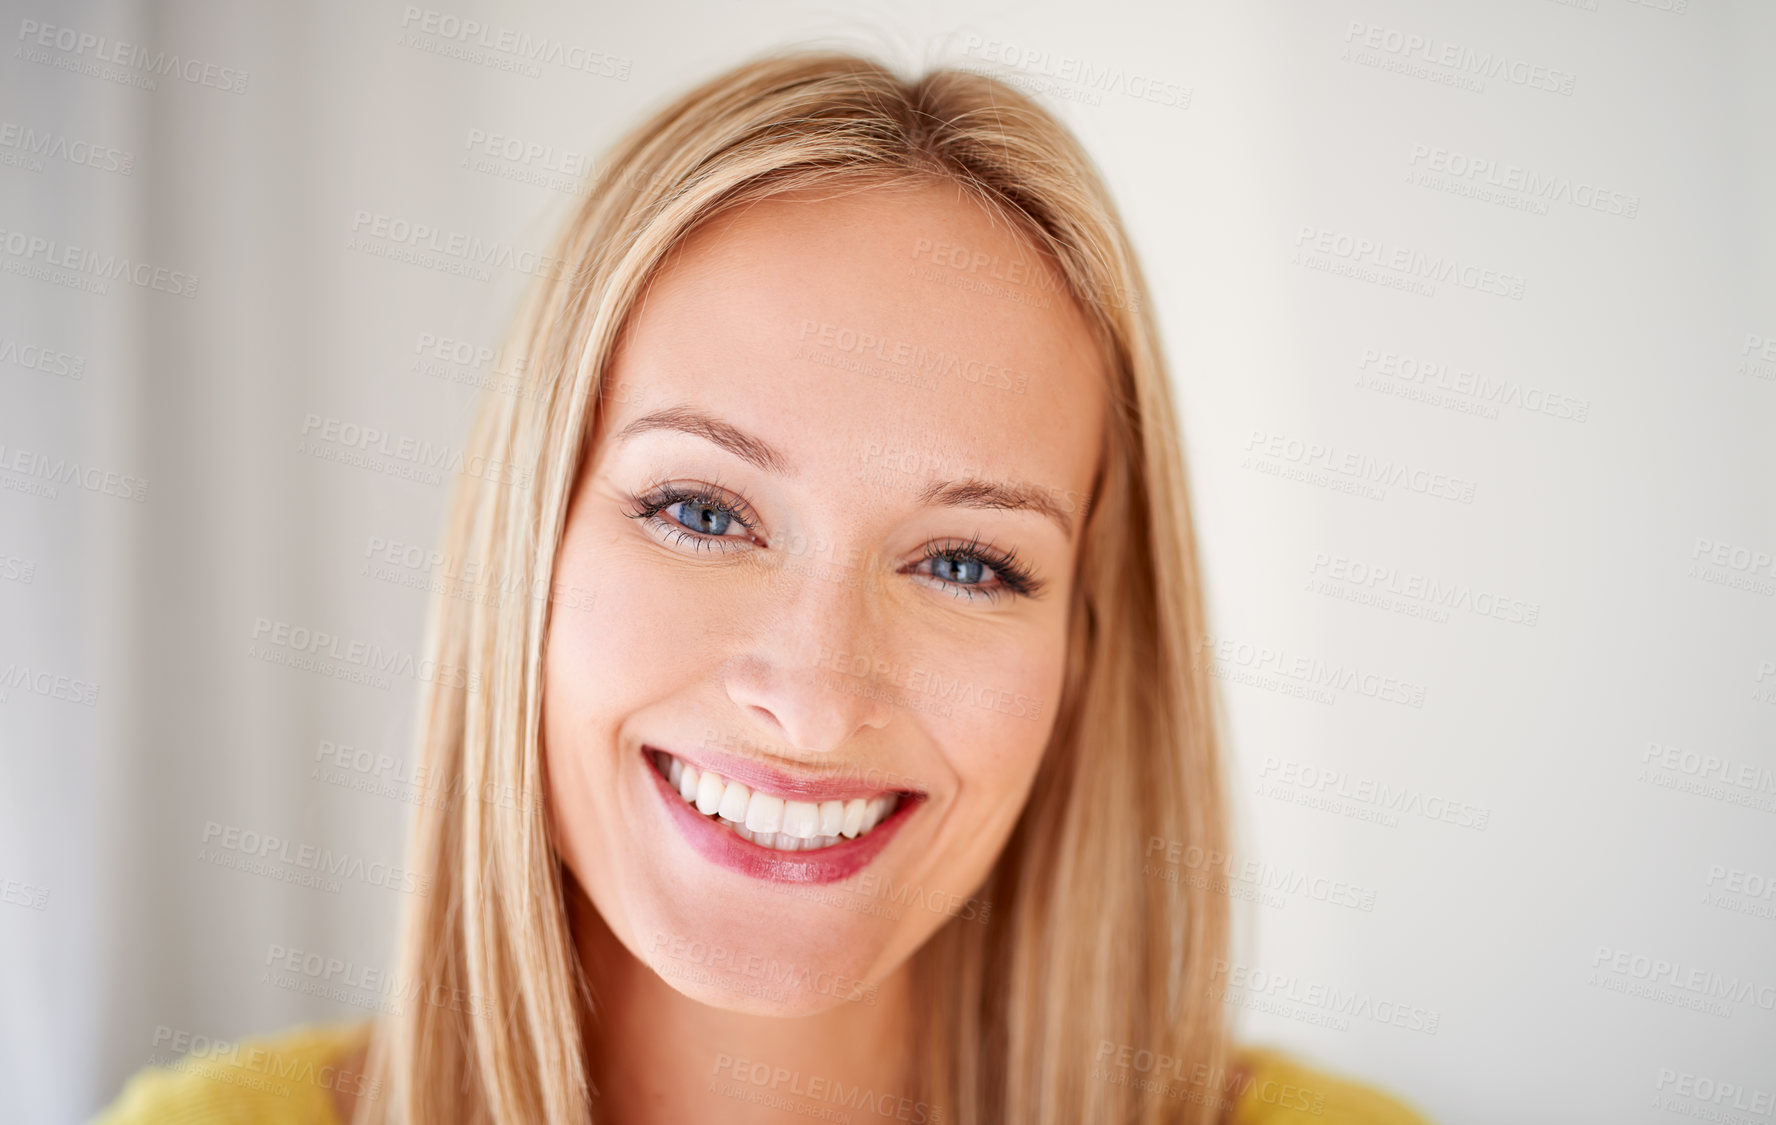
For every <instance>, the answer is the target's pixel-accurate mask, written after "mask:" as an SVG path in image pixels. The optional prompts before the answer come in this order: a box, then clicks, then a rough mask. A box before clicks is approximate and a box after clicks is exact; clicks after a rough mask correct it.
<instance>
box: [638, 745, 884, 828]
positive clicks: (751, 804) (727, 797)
mask: <svg viewBox="0 0 1776 1125" xmlns="http://www.w3.org/2000/svg"><path fill="white" fill-rule="evenodd" d="M651 760H652V762H653V764H654V768H655V769H657V770H658V771H659V773H660V775H661V776H662V777H664V778H665V779H666V781H667V783H668V784H670V785H671V786H672V787H673V788H674V789H676V790H677V791H678V795H679V796H680V797H682V798H683V799H684V802H685V803H686V804H688V805H691V806H693V807H694V808H696V810H697V811H698V812H700V813H702V814H703V815H704V816H719V817H720V818H721V819H722V820H723V821H724V822H725V823H726V824H727V825H728V828H729V829H730V830H731V831H732V832H733V833H734V834H735V835H736V836H739V837H740V838H741V839H743V840H750V841H751V842H753V843H755V844H757V845H759V846H760V847H765V848H772V849H774V850H776V851H783V852H797V851H818V850H819V849H821V848H830V847H832V846H833V845H835V844H838V843H839V842H840V841H842V840H849V839H855V838H856V837H858V836H862V835H864V834H865V833H867V832H868V831H869V830H870V829H872V828H874V827H875V826H876V825H877V824H879V823H881V822H882V821H883V820H885V819H886V818H887V817H888V815H889V814H890V813H892V812H893V811H894V810H895V809H896V808H897V807H899V805H900V794H898V793H884V794H883V795H881V796H879V797H875V798H868V797H853V798H852V799H851V800H849V801H820V802H818V803H816V802H814V801H799V800H790V799H786V798H783V797H777V796H773V795H772V794H769V793H755V792H753V791H752V790H751V789H749V788H747V787H746V786H745V785H744V784H742V783H741V782H738V781H730V780H728V779H727V778H724V777H722V776H721V775H719V774H716V773H712V772H710V771H709V770H699V769H698V768H697V767H696V766H694V765H692V764H690V763H689V762H686V761H682V760H680V759H678V758H675V757H673V756H672V755H670V754H668V753H666V752H665V751H663V750H662V751H655V752H654V753H653V754H652V755H651Z"/></svg>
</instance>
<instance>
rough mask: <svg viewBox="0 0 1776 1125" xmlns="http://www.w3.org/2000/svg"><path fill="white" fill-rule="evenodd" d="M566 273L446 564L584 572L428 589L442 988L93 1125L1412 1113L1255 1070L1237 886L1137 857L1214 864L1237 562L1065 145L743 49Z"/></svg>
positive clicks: (877, 74)
mask: <svg viewBox="0 0 1776 1125" xmlns="http://www.w3.org/2000/svg"><path fill="white" fill-rule="evenodd" d="M555 259H556V261H557V263H558V264H559V265H560V267H561V268H560V269H559V270H558V271H557V274H556V276H554V277H552V278H550V279H549V280H548V281H547V282H546V283H545V284H543V285H541V286H540V287H539V288H538V290H537V292H536V293H535V294H534V296H533V298H532V300H531V302H530V303H529V304H528V306H527V308H526V310H525V311H524V313H523V315H522V317H521V320H520V324H519V328H518V335H517V338H516V339H515V341H514V344H515V346H516V347H517V348H518V349H519V351H520V352H521V354H522V355H523V356H524V357H525V364H524V369H525V372H526V375H525V378H526V379H527V383H526V385H525V386H524V387H523V388H522V389H521V390H519V391H518V392H517V393H505V394H502V393H490V394H489V395H488V396H487V398H486V400H485V402H484V404H483V407H482V409H481V412H480V414H479V415H478V418H477V422H476V426H475V430H474V434H473V437H472V439H471V451H470V456H468V457H467V458H466V459H465V460H466V462H467V463H468V464H470V465H480V466H497V467H499V468H500V471H487V472H481V473H478V474H477V475H475V476H472V477H471V476H465V477H464V478H463V479H462V482H461V485H460V487H459V492H458V494H457V496H456V497H455V499H454V502H453V506H452V508H451V517H450V521H449V528H448V532H447V544H448V545H447V548H446V549H447V550H448V551H449V553H450V557H451V558H453V559H456V560H460V561H461V562H462V563H464V564H465V566H466V567H469V568H472V571H470V572H471V573H474V574H477V575H481V576H486V578H487V581H488V582H489V584H490V586H495V585H497V586H498V588H500V589H507V590H509V589H517V590H523V591H532V590H543V591H547V592H548V596H546V597H535V598H524V599H520V600H519V603H518V604H516V605H514V604H511V603H506V604H500V602H499V599H497V598H492V597H476V598H454V599H446V600H442V601H440V603H439V604H438V606H437V607H436V610H435V612H436V614H437V616H436V618H435V620H436V622H437V627H436V629H435V636H434V640H433V644H432V656H433V658H434V659H435V660H436V661H437V663H438V665H439V666H445V665H448V666H451V667H452V668H454V669H458V670H460V671H461V672H462V673H463V674H462V675H453V676H451V677H438V680H437V682H434V683H433V684H431V685H429V687H430V690H429V694H428V697H427V700H426V707H425V717H426V721H425V730H424V734H423V739H422V741H423V746H422V750H421V755H422V759H423V763H424V765H425V767H426V770H427V773H428V774H429V775H430V776H435V777H440V778H446V779H449V780H450V782H451V787H450V791H451V792H452V793H453V794H463V795H465V796H464V798H463V799H462V800H459V801H453V802H439V803H437V804H436V805H433V806H429V807H422V808H421V809H420V812H419V814H418V817H417V821H416V826H415V839H414V851H415V859H414V863H415V865H416V866H417V868H418V870H419V871H420V873H421V874H422V875H424V876H429V878H430V881H431V885H432V891H431V893H430V894H428V895H425V896H414V897H412V898H411V899H410V902H409V907H408V910H409V913H408V918H407V926H406V930H405V935H404V938H403V954H402V974H401V979H402V980H403V981H404V982H406V984H407V985H409V986H410V988H409V990H408V991H407V993H406V997H407V1002H406V1003H404V1004H403V1005H402V1006H401V1010H400V1012H399V1014H397V1015H392V1016H389V1017H386V1018H384V1019H382V1020H380V1021H379V1022H378V1023H376V1025H375V1026H374V1029H372V1028H370V1027H368V1026H358V1027H353V1026H346V1027H342V1028H320V1029H303V1030H301V1031H298V1032H296V1033H293V1034H287V1035H285V1036H284V1037H281V1038H273V1039H269V1040H265V1041H262V1042H260V1043H258V1044H256V1045H242V1046H241V1047H239V1048H231V1049H229V1050H227V1051H225V1052H221V1055H222V1057H221V1058H219V1059H212V1060H210V1061H209V1063H207V1064H205V1065H202V1066H199V1067H197V1068H195V1069H194V1070H193V1072H192V1073H188V1074H168V1073H166V1072H158V1073H154V1074H150V1075H147V1076H145V1077H143V1078H139V1079H138V1080H137V1082H136V1083H135V1084H134V1085H133V1086H132V1087H131V1088H130V1089H129V1090H127V1091H126V1093H125V1095H124V1096H123V1097H122V1098H121V1099H120V1102H119V1104H118V1105H117V1106H116V1107H114V1109H113V1111H112V1114H111V1116H109V1117H108V1118H106V1119H105V1120H108V1121H112V1122H123V1121H138V1120H149V1119H150V1118H151V1116H152V1115H153V1114H156V1113H161V1114H165V1113H171V1112H175V1111H176V1112H183V1113H188V1114H192V1115H193V1116H192V1117H191V1118H190V1119H199V1118H200V1117H201V1110H202V1108H203V1107H205V1106H215V1107H218V1111H219V1112H220V1111H221V1109H222V1108H227V1109H228V1110H229V1111H230V1112H235V1111H238V1110H240V1109H242V1108H243V1107H246V1106H248V1105H251V1106H252V1107H253V1112H256V1113H258V1114H260V1115H261V1118H260V1119H264V1120H292V1121H294V1120H317V1121H335V1120H336V1121H340V1122H343V1121H347V1120H354V1121H357V1122H360V1123H381V1122H428V1123H433V1122H435V1123H453V1122H463V1123H466V1122H481V1121H500V1122H530V1121H559V1122H585V1121H593V1120H596V1121H612V1122H624V1123H647V1122H683V1121H693V1120H696V1121H711V1120H735V1121H739V1120H775V1119H778V1118H779V1117H781V1118H782V1119H785V1120H788V1119H794V1118H806V1117H810V1116H812V1117H819V1118H825V1119H832V1120H866V1119H869V1118H870V1117H872V1116H880V1117H882V1118H885V1119H890V1120H901V1121H944V1122H1118V1123H1121V1122H1137V1121H1138V1122H1161V1121H1164V1122H1192V1123H1202V1122H1210V1121H1220V1120H1228V1121H1243V1122H1250V1121H1261V1120H1262V1121H1279V1122H1280V1121H1296V1120H1300V1121H1308V1120H1315V1119H1326V1118H1328V1117H1329V1118H1331V1119H1334V1120H1369V1121H1387V1122H1410V1121H1417V1120H1418V1118H1416V1117H1414V1116H1413V1115H1411V1114H1410V1113H1409V1112H1408V1111H1406V1110H1405V1109H1403V1108H1402V1107H1401V1106H1399V1105H1398V1103H1395V1102H1393V1101H1391V1100H1389V1099H1386V1098H1384V1097H1382V1096H1380V1095H1377V1094H1374V1093H1371V1092H1368V1091H1365V1090H1362V1089H1360V1088H1357V1087H1354V1086H1350V1085H1347V1084H1343V1083H1339V1082H1336V1081H1334V1080H1332V1079H1329V1078H1327V1077H1326V1076H1324V1075H1320V1074H1317V1073H1315V1072H1312V1071H1309V1070H1307V1069H1305V1068H1303V1067H1300V1066H1298V1065H1295V1064H1293V1063H1291V1062H1290V1061H1288V1060H1287V1059H1284V1058H1282V1057H1280V1056H1278V1055H1275V1054H1272V1053H1267V1052H1258V1051H1245V1052H1235V1051H1233V1050H1232V1049H1231V1047H1230V1045H1229V1043H1228V1041H1227V1032H1226V1028H1225V1016H1224V1011H1225V1002H1224V997H1223V993H1222V987H1223V985H1224V984H1225V983H1226V982H1225V981H1224V980H1223V974H1224V973H1225V969H1226V965H1227V960H1228V957H1227V945H1228V905H1227V899H1226V897H1225V893H1224V892H1223V893H1217V892H1216V891H1215V889H1213V888H1210V887H1207V886H1199V885H1193V884H1192V883H1190V882H1189V881H1183V882H1177V881H1172V882H1168V881H1165V880H1163V879H1160V878H1156V877H1154V876H1153V875H1151V874H1148V873H1147V870H1148V869H1146V868H1145V867H1144V853H1145V852H1146V851H1147V849H1148V846H1149V842H1150V841H1154V840H1159V841H1165V842H1166V843H1167V846H1171V845H1172V844H1173V843H1177V844H1180V845H1181V846H1182V847H1185V848H1191V847H1200V848H1202V849H1205V850H1213V851H1221V852H1224V851H1225V846H1224V840H1223V835H1224V825H1223V819H1224V818H1223V803H1222V802H1223V798H1222V796H1221V774H1220V771H1221V766H1220V761H1219V751H1218V735H1217V731H1216V717H1215V707H1214V698H1213V694H1212V692H1211V689H1210V683H1209V680H1208V678H1207V675H1206V672H1205V669H1204V668H1203V667H1202V666H1200V665H1199V664H1197V663H1194V662H1193V661H1192V660H1191V659H1190V642H1191V640H1192V638H1194V637H1197V636H1200V635H1202V634H1203V633H1204V632H1205V628H1204V619H1203V602H1202V592H1201V583H1200V579H1199V574H1198V569H1197V562H1196V554H1195V547H1194V541H1193V533H1192V529H1191V525H1190V518H1189V505H1188V501H1187V493H1186V488H1185V477H1184V468H1183V460H1182V454H1181V451H1180V448H1179V442H1178V436H1177V430H1176V425H1175V421H1174V412H1173V405H1172V399H1171V392H1170V390H1169V387H1168V384H1167V381H1166V377H1165V373H1164V369H1163V366H1162V361H1161V358H1160V353H1159V349H1158V343H1157V339H1156V334H1155V330H1154V326H1153V322H1152V318H1151V315H1150V312H1149V310H1148V307H1147V304H1146V302H1145V299H1144V292H1145V290H1144V286H1143V283H1142V280H1141V276H1140V273H1139V271H1138V268H1137V266H1136V263H1135V259H1134V256H1133V253H1132V251H1131V250H1130V248H1129V245H1128V242H1127V240H1126V238H1125V236H1124V234H1123V232H1122V230H1121V227H1120V224H1119V222H1118V219H1117V217H1116V215H1115V212H1114V210H1113V208H1112V205H1111V203H1110V201H1109V197H1108V195H1107V193H1106V191H1105V190H1104V188H1103V186H1102V184H1101V183H1100V182H1099V180H1098V178H1097V175H1096V173H1095V172H1094V171H1093V169H1092V167H1091V165H1090V162H1089V161H1088V160H1087V158H1086V157H1085V155H1084V154H1083V152H1082V151H1081V150H1080V148H1079V147H1078V145H1077V143H1076V142H1075V141H1074V140H1073V139H1072V137H1070V136H1069V135H1068V134H1067V132H1066V131H1065V130H1064V129H1063V128H1062V127H1061V126H1060V125H1059V124H1058V123H1057V122H1056V121H1055V120H1054V119H1053V118H1051V117H1050V116H1049V115H1048V114H1047V113H1045V112H1044V111H1042V110H1041V109H1039V108H1038V107H1036V106H1035V105H1034V104H1033V103H1031V102H1030V101H1028V100H1027V99H1025V98H1023V97H1021V96H1020V95H1018V94H1017V93H1015V92H1014V91H1012V90H1011V89H1009V88H1008V87H1006V86H1005V85H1002V84H1000V83H997V82H994V81H992V80H991V79H988V78H985V77H982V76H979V75H975V74H970V73H965V72H958V71H938V72H936V73H933V74H931V75H929V76H927V77H925V78H923V79H921V80H919V81H917V82H911V83H909V82H904V81H902V80H900V79H899V78H897V77H895V76H894V75H892V74H891V73H889V72H888V71H886V70H884V69H882V68H880V67H879V66H877V65H875V64H873V63H870V62H867V61H864V60H861V59H857V58H851V57H845V56H828V55H821V56H796V57H788V58H776V59H769V60H766V61H762V62H758V63H754V64H751V65H748V66H744V67H742V68H740V69H738V70H736V71H734V72H732V73H730V74H727V75H724V76H722V77H720V78H718V79H716V80H714V81H712V82H710V83H708V84H706V85H704V86H703V87H701V88H700V89H697V90H695V91H693V92H691V93H690V94H688V95H687V96H685V97H683V98H681V99H680V100H679V101H677V102H676V103H675V104H673V105H672V106H670V107H668V108H667V109H666V110H664V111H663V112H661V113H660V114H658V115H657V116H656V117H655V118H654V119H653V120H651V121H649V122H648V123H646V124H645V125H644V126H643V127H642V128H640V129H639V130H637V131H636V132H635V133H634V134H633V135H632V136H630V138H629V139H628V140H626V141H624V142H623V143H622V144H621V145H619V146H618V148H617V149H616V150H615V152H614V154H613V155H612V157H611V159H610V160H609V162H608V163H607V164H606V166H605V167H604V169H603V174H602V175H601V176H600V177H599V178H598V181H597V183H596V184H595V185H594V187H593V189H592V191H591V193H590V195H589V197H588V198H587V199H586V200H585V201H584V202H583V204H582V205H581V206H580V208H579V210H578V213H577V215H576V216H575V218H574V219H573V221H572V222H571V224H570V225H569V227H568V229H567V230H566V232H565V233H564V235H563V237H562V239H561V242H560V244H559V246H558V249H557V252H556V254H555ZM508 468H509V469H512V470H513V471H505V470H506V469H508ZM520 482H522V483H520ZM514 795H515V797H516V799H513V797H514ZM231 1075H232V1076H234V1077H235V1078H239V1077H241V1076H243V1075H250V1076H253V1077H254V1078H255V1079H256V1080H255V1081H254V1082H251V1083H248V1082H243V1081H235V1080H234V1079H233V1078H230V1076H231ZM218 1078H221V1079H223V1080H222V1081H218V1080H217V1079H218ZM261 1086H269V1087H274V1089H260V1088H259V1087H261ZM255 1098H257V1099H259V1100H258V1101H253V1100H252V1099H255ZM175 1107H176V1109H175ZM279 1113H281V1114H283V1115H284V1116H281V1117H280V1116H277V1114H279ZM1341 1113H1342V1114H1344V1115H1345V1117H1343V1118H1340V1117H1339V1116H1338V1115H1339V1114H1341ZM302 1114H308V1115H309V1116H306V1117H303V1116H301V1115H302Z"/></svg>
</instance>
